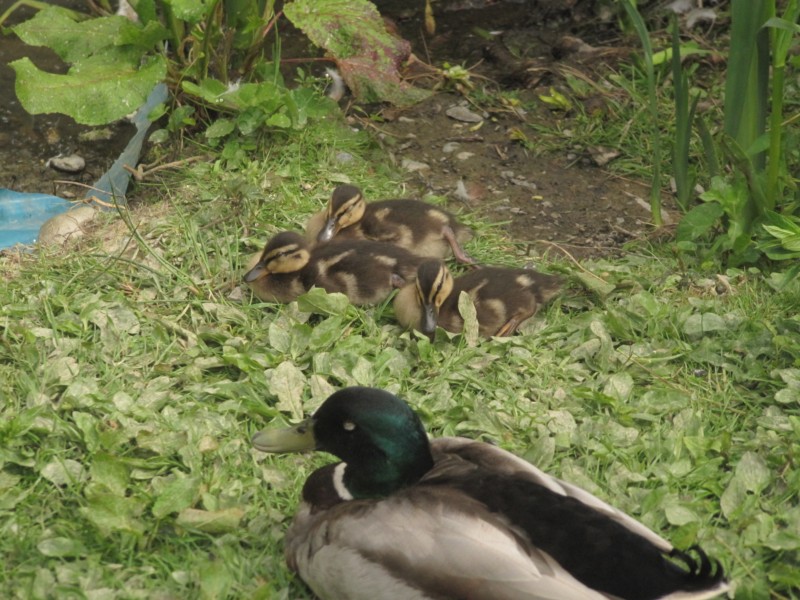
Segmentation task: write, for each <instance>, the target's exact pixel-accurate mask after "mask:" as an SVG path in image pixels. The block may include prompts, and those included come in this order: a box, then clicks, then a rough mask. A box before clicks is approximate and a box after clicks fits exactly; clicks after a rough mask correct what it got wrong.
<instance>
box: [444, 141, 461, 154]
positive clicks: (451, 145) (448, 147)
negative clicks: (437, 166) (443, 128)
mask: <svg viewBox="0 0 800 600" xmlns="http://www.w3.org/2000/svg"><path fill="white" fill-rule="evenodd" d="M458 148H461V144H459V143H458V142H447V143H446V144H445V145H444V148H442V152H444V153H445V154H450V153H452V152H455V151H456V150H457V149H458Z"/></svg>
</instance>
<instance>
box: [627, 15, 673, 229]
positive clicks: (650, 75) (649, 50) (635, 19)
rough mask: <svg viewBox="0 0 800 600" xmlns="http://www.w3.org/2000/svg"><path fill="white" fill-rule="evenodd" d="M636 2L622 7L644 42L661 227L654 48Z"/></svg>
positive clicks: (653, 210) (653, 205)
mask: <svg viewBox="0 0 800 600" xmlns="http://www.w3.org/2000/svg"><path fill="white" fill-rule="evenodd" d="M634 2H635V0H623V2H622V6H624V7H625V11H626V12H627V13H628V17H629V18H630V20H631V22H632V23H633V26H634V28H635V29H636V33H637V34H638V36H639V40H640V41H641V42H642V54H643V55H644V56H643V57H644V67H645V75H646V77H647V100H648V104H649V106H648V109H649V111H650V120H651V122H652V125H653V139H652V142H653V181H652V184H651V186H650V214H651V215H652V218H653V224H654V225H655V226H656V227H660V226H661V225H662V224H663V222H664V221H663V219H662V218H661V132H660V131H659V129H658V122H659V120H658V97H657V94H656V75H655V69H654V68H653V47H652V45H651V44H650V34H649V33H648V32H647V27H646V26H645V24H644V21H643V20H642V15H640V14H639V11H638V10H636V5H635V3H634Z"/></svg>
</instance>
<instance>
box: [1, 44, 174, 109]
mask: <svg viewBox="0 0 800 600" xmlns="http://www.w3.org/2000/svg"><path fill="white" fill-rule="evenodd" d="M10 66H11V67H12V68H13V69H14V71H15V72H16V74H17V80H16V90H17V97H18V98H19V101H20V103H21V104H22V106H23V107H24V108H25V110H27V111H28V112H29V113H31V114H33V115H38V114H42V113H61V114H65V115H69V116H70V117H72V118H73V119H75V120H76V121H77V122H78V123H82V124H84V125H104V124H106V123H110V122H112V121H116V120H117V119H121V118H122V117H124V116H125V115H128V114H130V113H132V112H134V111H135V110H136V109H137V108H139V106H141V105H142V104H143V103H144V101H145V99H146V98H147V95H148V94H149V93H150V91H151V90H152V89H153V87H154V86H155V85H156V83H158V82H159V81H161V80H163V79H164V77H165V76H166V72H167V66H166V60H165V59H164V57H163V56H154V57H150V58H148V59H146V60H145V61H144V64H143V65H142V66H141V67H140V66H139V62H138V60H130V57H129V56H128V57H123V56H121V55H120V51H119V50H118V49H114V50H110V51H108V52H105V53H103V54H102V55H99V56H96V57H92V58H90V59H86V60H84V61H81V62H80V63H76V64H75V65H73V67H72V68H71V69H70V70H69V73H67V74H66V75H54V74H51V73H45V72H44V71H40V70H39V69H38V68H37V67H36V65H34V64H33V63H32V62H31V60H30V59H29V58H27V57H26V58H21V59H19V60H16V61H14V62H12V63H10Z"/></svg>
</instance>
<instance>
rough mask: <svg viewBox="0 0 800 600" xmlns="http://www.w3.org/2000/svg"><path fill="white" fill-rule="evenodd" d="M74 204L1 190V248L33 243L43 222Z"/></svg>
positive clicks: (54, 197) (52, 198) (43, 195)
mask: <svg viewBox="0 0 800 600" xmlns="http://www.w3.org/2000/svg"><path fill="white" fill-rule="evenodd" d="M72 205H73V204H72V202H68V201H67V200H64V199H63V198H59V197H58V196H50V195H48V194H23V193H22V192H14V191H11V190H5V189H0V248H8V247H9V246H13V245H14V244H32V243H33V242H35V241H36V237H37V236H38V235H39V228H40V227H41V226H42V223H44V222H45V221H47V219H49V218H50V217H54V216H56V215H57V214H60V213H62V212H64V211H66V210H68V209H69V208H70V207H71V206H72Z"/></svg>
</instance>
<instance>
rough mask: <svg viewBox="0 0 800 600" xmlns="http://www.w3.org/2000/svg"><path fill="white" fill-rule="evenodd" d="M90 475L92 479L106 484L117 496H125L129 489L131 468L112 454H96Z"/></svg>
mask: <svg viewBox="0 0 800 600" xmlns="http://www.w3.org/2000/svg"><path fill="white" fill-rule="evenodd" d="M89 475H90V476H91V478H92V481H94V482H95V483H98V484H101V485H104V486H106V487H107V488H108V489H109V491H111V493H113V494H116V495H117V496H125V493H126V492H127V490H128V484H129V481H130V468H129V467H128V466H127V465H126V464H124V463H123V462H122V461H121V460H119V459H118V458H117V457H115V456H112V455H110V454H96V455H95V457H94V461H93V462H92V466H91V467H90V468H89Z"/></svg>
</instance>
